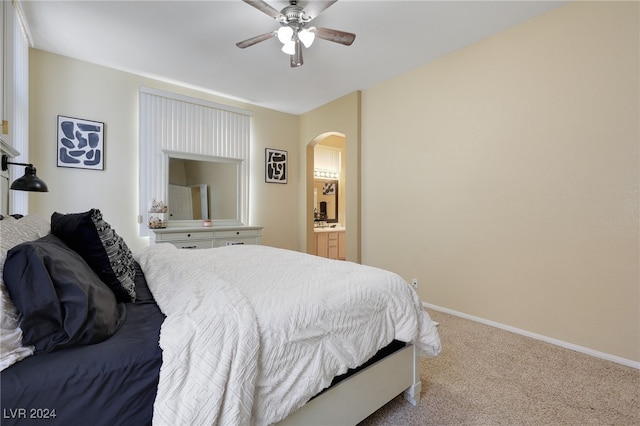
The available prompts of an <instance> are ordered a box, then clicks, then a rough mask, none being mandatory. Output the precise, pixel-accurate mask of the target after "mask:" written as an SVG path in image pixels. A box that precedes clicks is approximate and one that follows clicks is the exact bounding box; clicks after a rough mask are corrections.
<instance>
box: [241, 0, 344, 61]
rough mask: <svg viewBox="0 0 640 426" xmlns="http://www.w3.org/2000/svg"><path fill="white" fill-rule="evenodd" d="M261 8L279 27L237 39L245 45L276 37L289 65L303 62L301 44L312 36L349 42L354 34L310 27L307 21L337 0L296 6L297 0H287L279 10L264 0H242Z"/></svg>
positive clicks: (311, 2)
mask: <svg viewBox="0 0 640 426" xmlns="http://www.w3.org/2000/svg"><path fill="white" fill-rule="evenodd" d="M242 1H244V2H245V3H248V4H250V5H251V6H253V7H255V8H256V9H258V10H259V11H261V12H264V13H266V14H267V15H269V16H271V17H272V18H274V19H275V20H276V21H278V22H280V28H279V29H278V30H276V31H272V32H269V33H265V34H261V35H258V36H255V37H251V38H248V39H246V40H243V41H240V42H238V43H236V46H238V47H239V48H241V49H244V48H246V47H249V46H253V45H254V44H257V43H260V42H262V41H265V40H268V39H270V38H273V37H277V38H278V40H280V42H281V43H282V51H283V52H284V53H286V54H287V55H289V57H290V58H291V61H290V62H291V67H299V66H301V65H302V63H303V61H302V46H301V45H304V47H309V46H311V44H312V43H313V41H314V40H315V38H316V37H317V38H321V39H323V40H328V41H333V42H334V43H340V44H344V45H345V46H351V43H353V41H354V40H355V39H356V35H355V34H353V33H348V32H345V31H339V30H332V29H329V28H322V27H309V26H308V24H309V23H310V22H311V21H312V20H313V19H314V18H316V17H317V16H318V15H319V14H320V13H321V12H322V11H324V10H325V9H327V8H328V7H329V6H331V5H332V4H334V3H335V2H336V1H338V0H327V1H310V2H309V4H308V5H307V6H306V8H303V7H301V6H298V2H297V0H289V6H286V7H285V8H283V9H282V10H281V11H278V10H276V9H275V8H274V7H273V6H270V5H269V4H268V3H266V2H265V1H263V0H242Z"/></svg>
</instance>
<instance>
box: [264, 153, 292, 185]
mask: <svg viewBox="0 0 640 426" xmlns="http://www.w3.org/2000/svg"><path fill="white" fill-rule="evenodd" d="M264 157H265V164H264V180H265V182H267V183H287V151H282V150H279V149H271V148H265V153H264Z"/></svg>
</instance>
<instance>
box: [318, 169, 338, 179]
mask: <svg viewBox="0 0 640 426" xmlns="http://www.w3.org/2000/svg"><path fill="white" fill-rule="evenodd" d="M313 175H314V176H315V177H317V178H326V179H338V178H339V177H340V173H338V172H332V171H330V170H321V169H314V171H313Z"/></svg>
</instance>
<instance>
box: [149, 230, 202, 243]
mask: <svg viewBox="0 0 640 426" xmlns="http://www.w3.org/2000/svg"><path fill="white" fill-rule="evenodd" d="M212 238H213V231H210V232H167V233H165V234H160V235H158V236H156V240H157V241H189V240H210V239H212Z"/></svg>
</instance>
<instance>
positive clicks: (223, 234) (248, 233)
mask: <svg viewBox="0 0 640 426" xmlns="http://www.w3.org/2000/svg"><path fill="white" fill-rule="evenodd" d="M258 235H260V234H259V233H258V230H256V229H234V230H231V231H215V235H214V238H247V237H252V238H256V237H257V236H258Z"/></svg>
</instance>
